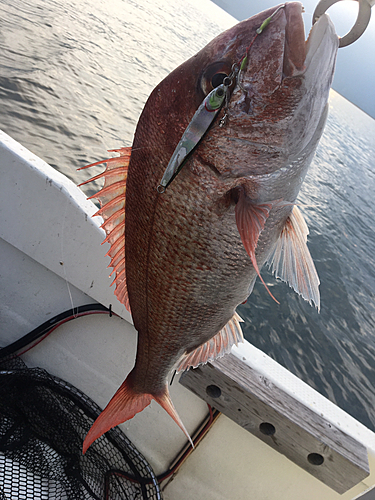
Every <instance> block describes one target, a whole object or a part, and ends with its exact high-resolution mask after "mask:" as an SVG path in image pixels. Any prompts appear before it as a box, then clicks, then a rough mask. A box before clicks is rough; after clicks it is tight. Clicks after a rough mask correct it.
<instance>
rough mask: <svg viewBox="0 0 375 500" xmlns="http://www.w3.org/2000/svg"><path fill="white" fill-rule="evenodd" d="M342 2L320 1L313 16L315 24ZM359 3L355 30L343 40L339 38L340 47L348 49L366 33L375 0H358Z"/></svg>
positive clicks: (337, 0)
mask: <svg viewBox="0 0 375 500" xmlns="http://www.w3.org/2000/svg"><path fill="white" fill-rule="evenodd" d="M340 1H341V0H320V2H319V3H318V5H317V6H316V8H315V11H314V14H313V24H315V23H316V21H317V20H318V19H319V17H320V16H321V15H322V14H324V13H325V11H326V10H328V9H329V8H330V7H331V6H332V5H333V4H335V3H337V2H340ZM356 1H357V2H359V9H358V16H357V20H356V22H355V23H354V26H353V28H352V29H351V30H350V31H349V32H348V33H347V34H346V35H344V36H343V37H342V38H339V47H346V46H347V45H350V44H351V43H353V42H355V41H356V40H358V38H359V37H360V36H362V35H363V33H364V32H365V30H366V28H367V25H368V23H369V22H370V17H371V7H372V6H373V5H374V4H375V0H356Z"/></svg>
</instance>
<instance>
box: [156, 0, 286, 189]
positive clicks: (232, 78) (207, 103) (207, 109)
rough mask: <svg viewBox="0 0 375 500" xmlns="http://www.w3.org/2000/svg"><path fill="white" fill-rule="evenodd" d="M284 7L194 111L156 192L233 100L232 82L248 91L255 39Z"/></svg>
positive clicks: (171, 176) (260, 30) (166, 182)
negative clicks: (244, 81)
mask: <svg viewBox="0 0 375 500" xmlns="http://www.w3.org/2000/svg"><path fill="white" fill-rule="evenodd" d="M284 7H285V4H283V5H280V7H278V8H277V9H276V10H275V12H273V13H272V15H271V16H269V17H267V19H265V20H264V21H263V23H262V24H261V25H260V26H259V28H258V29H257V30H256V34H255V36H254V38H253V40H252V42H251V44H250V45H249V46H248V48H247V49H246V53H245V55H244V56H243V58H242V59H241V60H240V62H239V65H237V64H234V65H233V66H232V71H231V73H230V75H229V76H227V77H226V78H224V80H223V83H222V84H221V85H219V86H218V87H216V88H214V89H213V90H211V92H210V93H209V94H208V95H207V96H206V97H205V98H204V100H203V102H202V104H201V105H200V106H199V108H198V109H197V111H196V112H195V113H194V116H193V118H192V119H191V121H190V123H189V125H188V126H187V127H186V130H185V132H184V133H183V135H182V137H181V139H180V141H179V143H178V144H177V147H176V149H175V150H174V152H173V154H172V156H171V159H170V160H169V163H168V165H167V168H166V169H165V171H164V174H163V177H162V179H161V181H160V184H159V186H158V187H157V191H158V192H159V193H160V194H162V193H164V192H165V190H166V189H167V187H168V186H169V185H170V183H171V182H172V181H173V179H174V178H175V177H176V175H177V174H178V173H179V172H180V170H181V168H182V166H183V163H184V161H185V159H186V158H187V156H188V155H189V153H191V152H192V151H193V149H195V148H196V147H197V145H198V144H199V143H200V141H201V140H202V138H203V136H204V134H205V133H206V132H207V130H208V129H209V127H210V126H211V124H212V122H213V121H214V119H215V117H216V115H217V114H218V112H219V111H220V109H221V108H222V106H223V104H224V102H225V106H226V107H227V106H228V103H229V99H230V91H229V87H230V86H231V85H232V84H233V82H236V83H238V86H239V87H240V89H241V90H242V91H244V92H246V90H245V89H244V88H243V87H242V85H241V72H242V71H243V70H244V69H245V67H246V64H247V56H248V53H249V50H250V48H251V46H252V45H253V43H254V42H255V40H256V38H257V36H258V35H260V34H261V33H262V32H263V30H264V29H265V28H266V27H267V26H268V25H269V23H270V22H271V20H272V18H273V17H274V16H275V15H276V14H277V13H278V12H279V11H280V9H282V8H284ZM226 119H227V113H226V112H225V114H224V116H223V118H222V119H221V120H220V124H219V126H220V127H223V126H224V125H225V123H226Z"/></svg>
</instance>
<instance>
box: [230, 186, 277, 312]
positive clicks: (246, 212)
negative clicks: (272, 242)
mask: <svg viewBox="0 0 375 500" xmlns="http://www.w3.org/2000/svg"><path fill="white" fill-rule="evenodd" d="M278 203H280V200H277V201H274V202H270V203H262V204H256V203H254V202H253V201H252V200H251V199H250V198H249V197H248V196H246V194H245V191H244V189H241V190H240V195H239V199H238V202H237V204H236V209H235V214H236V224H237V228H238V232H239V233H240V236H241V240H242V243H243V246H244V247H245V250H246V252H247V254H248V256H249V257H250V259H251V263H252V264H253V266H254V269H255V271H256V272H257V275H258V276H259V278H260V280H261V282H262V283H263V285H264V286H265V288H266V290H267V292H268V293H269V294H270V296H271V297H272V298H273V300H274V301H275V302H277V303H278V304H279V302H278V301H277V300H276V299H275V297H274V296H273V295H272V293H271V292H270V290H269V288H268V286H267V285H266V284H265V282H264V280H263V278H262V276H261V274H260V271H259V267H258V263H257V260H256V256H255V249H256V247H257V244H258V240H259V236H260V233H261V232H262V231H263V229H264V226H265V224H266V221H267V218H268V216H269V214H270V211H271V209H272V207H273V206H274V205H275V204H278Z"/></svg>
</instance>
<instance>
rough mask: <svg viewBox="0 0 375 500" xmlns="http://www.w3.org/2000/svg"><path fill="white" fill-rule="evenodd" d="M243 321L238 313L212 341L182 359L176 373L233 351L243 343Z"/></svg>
mask: <svg viewBox="0 0 375 500" xmlns="http://www.w3.org/2000/svg"><path fill="white" fill-rule="evenodd" d="M242 321H243V320H242V319H241V318H240V316H239V315H238V314H237V313H234V315H233V317H232V318H231V319H230V320H229V321H228V323H227V324H226V325H225V326H224V327H223V328H222V329H221V330H220V331H219V333H217V334H216V335H215V336H214V337H212V338H211V339H210V340H208V341H207V342H205V343H204V344H202V345H201V346H199V347H197V348H196V349H194V351H191V352H189V353H187V354H184V356H183V357H182V358H181V359H180V361H179V363H178V365H177V368H176V371H177V373H179V372H181V371H184V370H187V369H188V368H196V367H197V366H199V365H204V364H206V363H208V362H209V361H213V360H214V359H217V358H221V357H222V356H224V354H227V353H228V352H230V350H231V349H232V346H233V345H238V343H240V342H243V334H242V329H241V325H240V322H242Z"/></svg>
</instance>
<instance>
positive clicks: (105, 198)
mask: <svg viewBox="0 0 375 500" xmlns="http://www.w3.org/2000/svg"><path fill="white" fill-rule="evenodd" d="M113 151H115V152H117V153H119V154H120V156H118V157H115V158H109V159H108V160H102V161H98V162H96V163H92V164H91V165H87V166H86V167H83V168H80V169H79V170H83V169H85V168H89V167H93V166H94V165H100V164H102V163H106V169H105V170H104V172H102V173H101V174H99V175H96V176H95V177H92V178H91V179H89V180H87V181H85V182H82V183H81V184H80V186H82V185H83V184H87V183H88V182H92V181H96V180H98V179H101V178H102V177H104V186H103V188H102V189H101V190H100V191H99V192H98V193H96V194H94V195H93V196H90V198H89V199H91V198H96V199H97V200H98V201H99V203H100V209H99V210H98V211H97V212H96V213H95V214H94V216H95V215H100V216H101V217H103V219H104V222H103V224H102V225H101V227H102V228H103V229H104V231H105V233H106V238H105V240H104V241H103V243H106V242H108V243H109V244H110V249H109V251H108V252H107V255H109V257H110V258H111V261H110V263H109V266H108V267H112V268H113V271H112V273H111V275H112V274H114V275H115V278H114V280H113V282H112V284H111V285H113V284H115V285H116V288H115V295H116V297H117V299H118V300H119V301H120V302H121V303H122V304H124V305H125V307H126V309H127V310H128V311H129V312H130V304H129V297H128V290H127V286H126V279H125V192H126V179H127V175H128V167H129V162H130V156H131V148H121V149H115V150H113Z"/></svg>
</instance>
